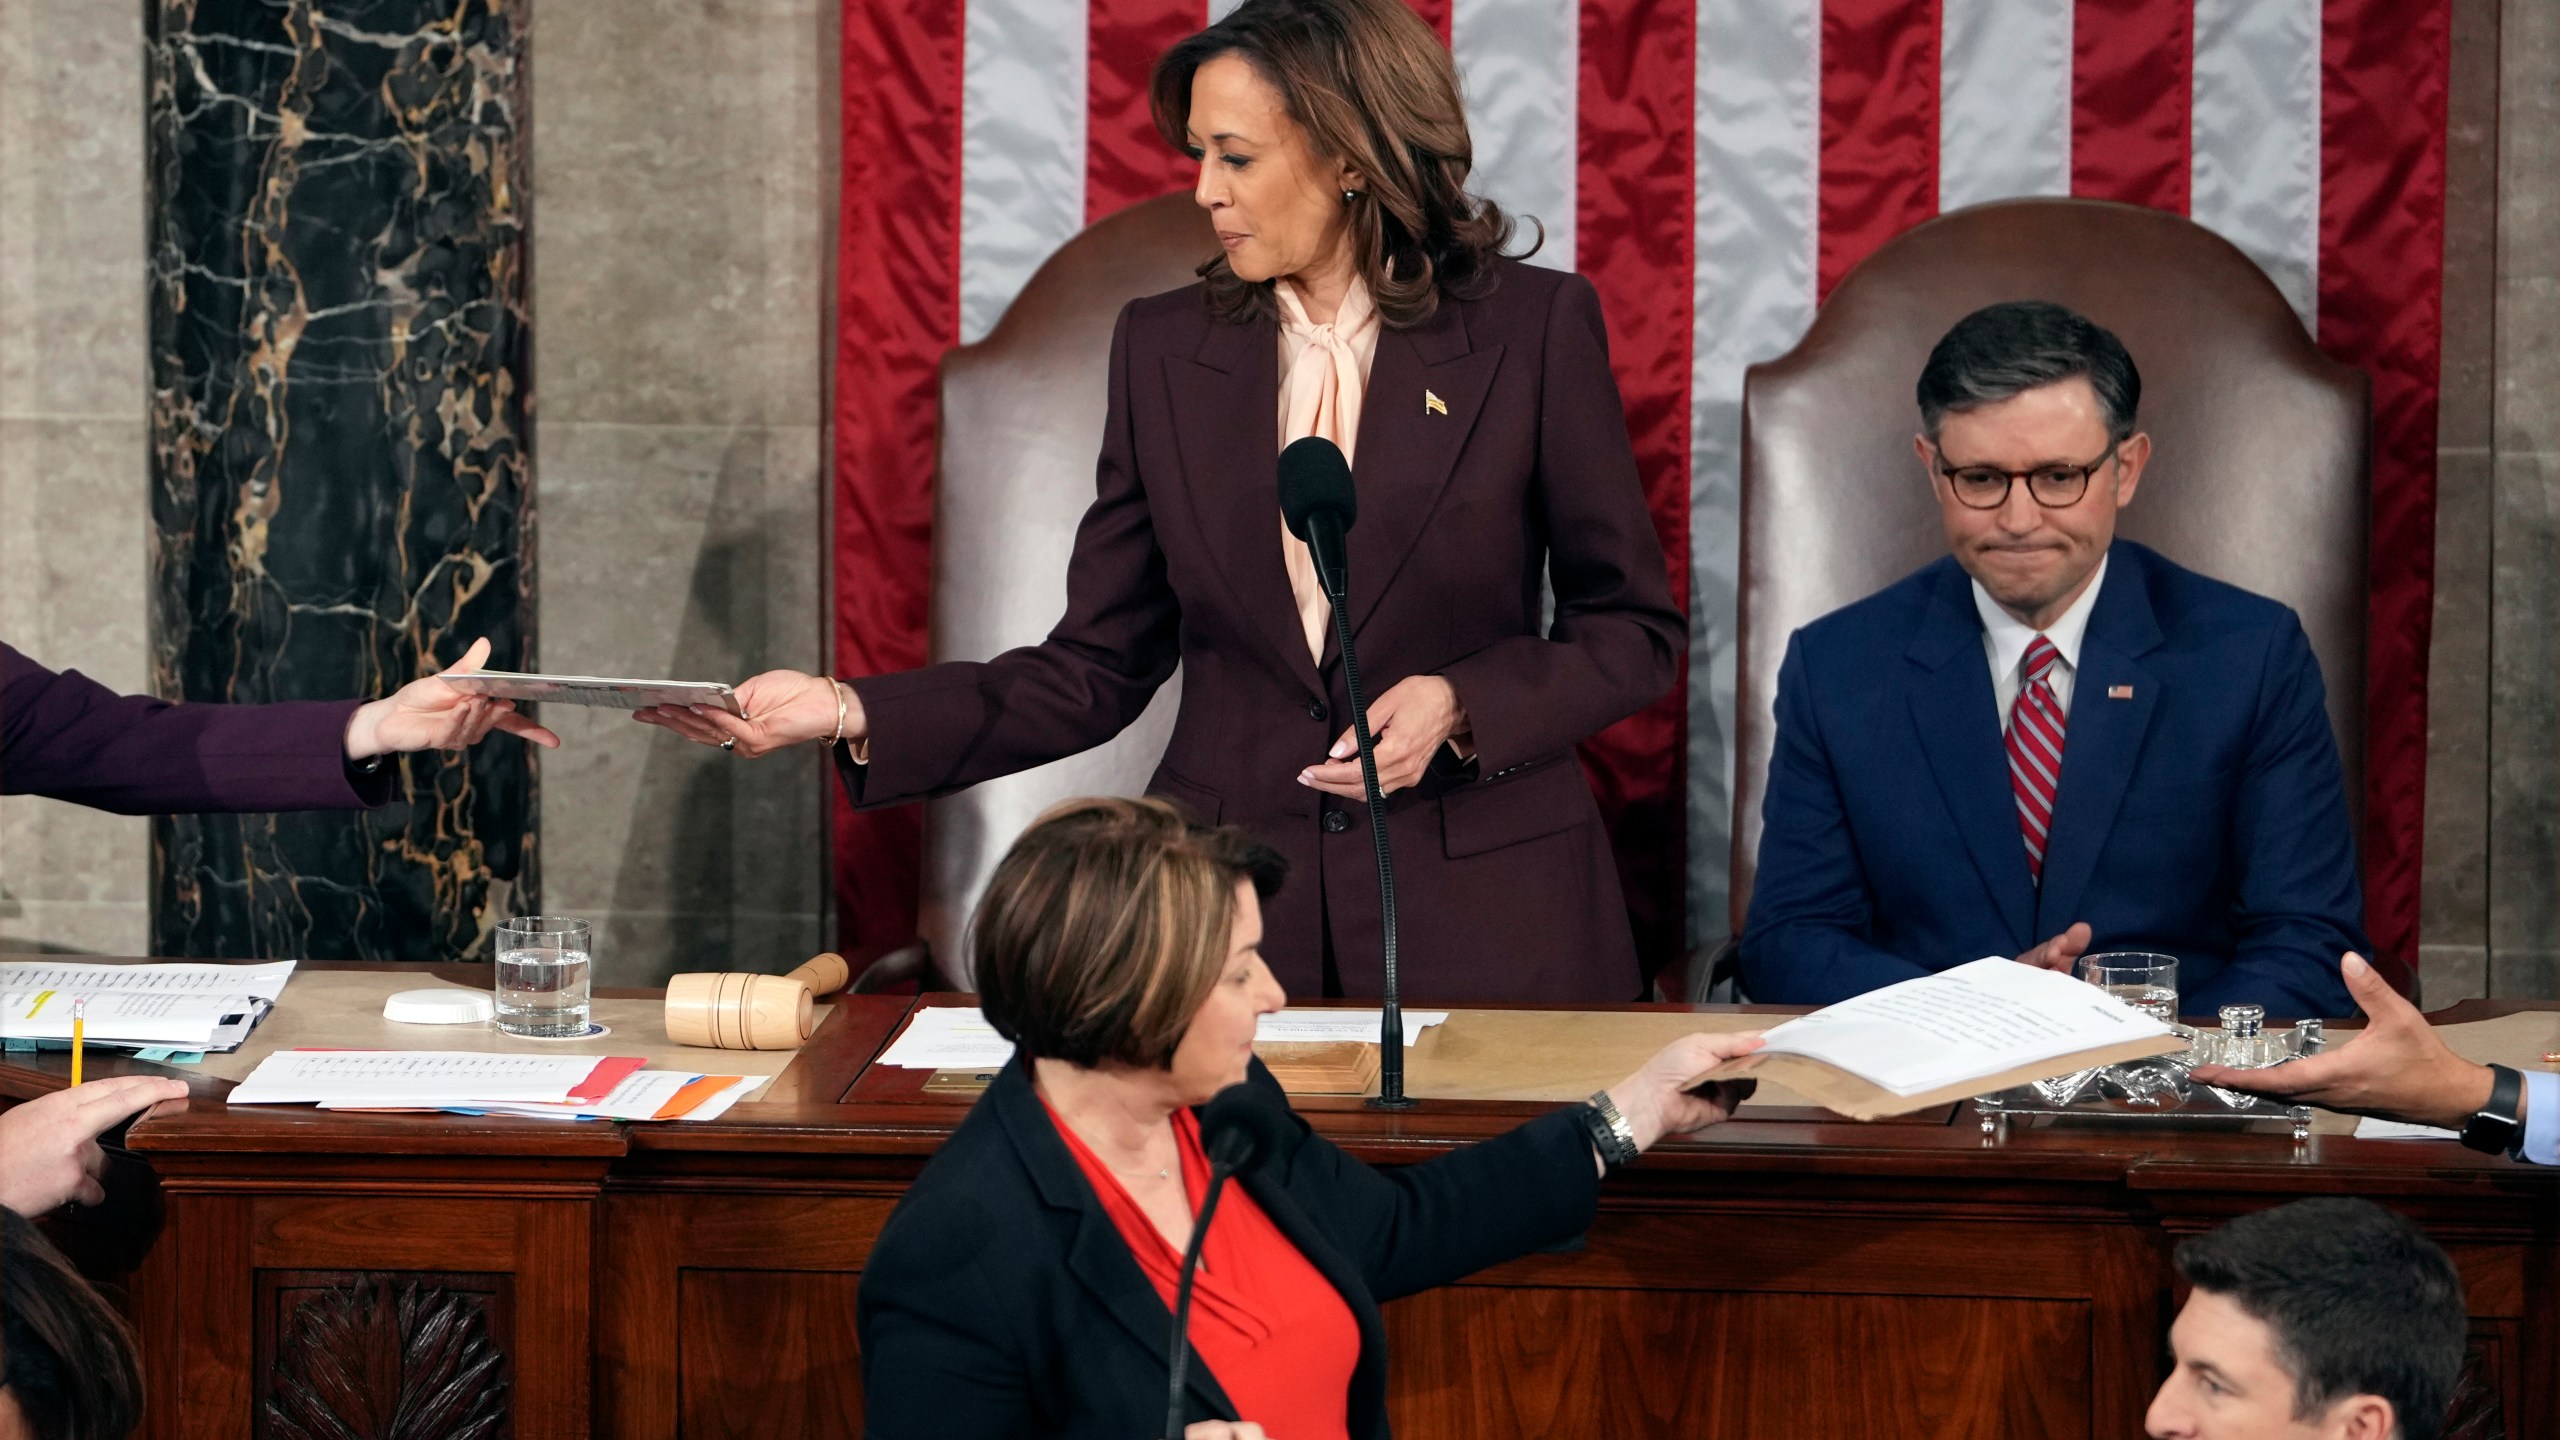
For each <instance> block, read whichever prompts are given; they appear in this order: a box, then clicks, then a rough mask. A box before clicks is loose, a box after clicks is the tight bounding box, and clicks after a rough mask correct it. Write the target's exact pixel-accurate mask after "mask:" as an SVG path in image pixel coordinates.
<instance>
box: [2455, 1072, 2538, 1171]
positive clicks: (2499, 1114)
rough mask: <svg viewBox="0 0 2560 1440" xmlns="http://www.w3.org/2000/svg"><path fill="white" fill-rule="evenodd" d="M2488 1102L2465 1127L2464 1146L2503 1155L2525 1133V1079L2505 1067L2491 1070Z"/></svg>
mask: <svg viewBox="0 0 2560 1440" xmlns="http://www.w3.org/2000/svg"><path fill="white" fill-rule="evenodd" d="M2489 1077H2490V1078H2489V1103H2488V1104H2486V1105H2483V1106H2481V1107H2480V1110H2479V1113H2477V1114H2475V1115H2473V1116H2472V1117H2471V1118H2470V1119H2469V1120H2466V1121H2464V1122H2463V1124H2462V1143H2463V1144H2464V1145H2466V1146H2468V1147H2470V1148H2471V1149H2474V1150H2477V1151H2479V1152H2480V1153H2481V1154H2483V1155H2504V1154H2506V1153H2508V1152H2509V1151H2511V1150H2513V1149H2515V1146H2516V1140H2517V1139H2518V1137H2520V1136H2521V1135H2523V1133H2524V1116H2523V1114H2522V1113H2521V1112H2522V1111H2523V1110H2524V1077H2523V1076H2522V1075H2519V1074H2517V1073H2516V1072H2515V1071H2513V1070H2510V1069H2508V1068H2507V1067H2506V1066H2504V1065H2492V1066H2490V1067H2489Z"/></svg>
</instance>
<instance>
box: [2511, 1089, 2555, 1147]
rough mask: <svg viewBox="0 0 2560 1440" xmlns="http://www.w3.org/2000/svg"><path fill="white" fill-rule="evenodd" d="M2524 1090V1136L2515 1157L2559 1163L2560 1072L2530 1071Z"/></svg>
mask: <svg viewBox="0 0 2560 1440" xmlns="http://www.w3.org/2000/svg"><path fill="white" fill-rule="evenodd" d="M2524 1093H2525V1101H2524V1136H2523V1138H2522V1139H2521V1140H2520V1141H2519V1142H2518V1143H2517V1145H2516V1156H2517V1158H2519V1159H2523V1160H2530V1161H2532V1162H2533V1163H2534V1164H2536V1165H2560V1075H2554V1074H2552V1073H2551V1072H2550V1071H2548V1070H2530V1071H2527V1072H2526V1073H2525V1077H2524Z"/></svg>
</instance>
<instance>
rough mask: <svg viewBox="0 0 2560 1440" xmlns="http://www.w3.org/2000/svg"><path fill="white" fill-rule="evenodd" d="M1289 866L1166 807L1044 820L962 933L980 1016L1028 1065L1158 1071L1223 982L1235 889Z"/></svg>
mask: <svg viewBox="0 0 2560 1440" xmlns="http://www.w3.org/2000/svg"><path fill="white" fill-rule="evenodd" d="M1287 872H1288V862H1287V861H1285V860H1282V859H1281V858H1280V856H1279V854H1278V853H1277V852H1275V851H1273V850H1272V849H1271V848H1270V847H1269V846H1266V845H1263V844H1262V843H1260V842H1259V841H1256V840H1255V839H1253V838H1252V837H1251V836H1249V835H1247V834H1246V833H1245V832H1244V831H1242V830H1239V829H1236V828H1235V827H1234V826H1231V825H1203V824H1200V823H1199V822H1197V821H1195V820H1193V819H1191V818H1190V817H1189V816H1188V815H1186V814H1184V813H1183V811H1182V809H1181V807H1179V806H1177V805H1175V804H1174V803H1173V802H1171V801H1169V800H1160V799H1155V798H1152V797H1151V798H1148V799H1144V800H1126V799H1116V798H1111V797H1095V798H1091V799H1083V800H1068V801H1064V802H1062V803H1060V804H1058V805H1054V806H1052V807H1050V808H1049V810H1048V811H1046V812H1045V813H1043V814H1042V815H1041V816H1040V818H1039V819H1037V820H1034V821H1032V822H1031V827H1030V828H1029V829H1027V830H1025V831H1023V832H1022V836H1021V838H1020V839H1017V840H1015V841H1014V842H1013V848H1012V849H1010V850H1007V851H1006V852H1005V856H1004V858H1003V859H1002V860H1000V861H998V862H996V873H995V875H994V876H993V878H991V879H989V880H988V882H987V893H986V894H985V896H984V897H982V898H981V899H980V900H979V901H978V911H977V914H976V915H975V916H974V917H972V918H971V920H970V922H969V949H970V958H971V960H972V962H973V964H972V967H971V968H972V970H973V972H974V973H975V975H976V977H977V985H978V1005H979V1008H980V1009H981V1010H982V1011H983V1012H984V1013H985V1015H986V1017H987V1023H988V1024H990V1025H992V1026H994V1027H995V1029H996V1033H997V1034H999V1035H1002V1036H1003V1037H1004V1038H1006V1039H1007V1040H1010V1041H1012V1042H1014V1044H1016V1045H1018V1046H1020V1047H1021V1049H1022V1051H1023V1053H1024V1054H1026V1055H1031V1056H1046V1057H1048V1058H1049V1059H1052V1060H1064V1061H1066V1062H1068V1063H1069V1064H1071V1065H1079V1066H1082V1067H1084V1068H1086V1069H1088V1070H1090V1069H1092V1068H1094V1067H1096V1066H1098V1065H1103V1064H1106V1063H1116V1064H1121V1065H1126V1066H1130V1067H1132V1068H1134V1069H1155V1070H1161V1069H1164V1068H1166V1067H1168V1066H1170V1065H1171V1064H1172V1063H1173V1052H1174V1050H1175V1049H1176V1048H1177V1047H1178V1046H1180V1045H1181V1044H1182V1036H1183V1032H1185V1031H1187V1030H1189V1029H1190V1028H1191V1017H1192V1016H1193V1015H1194V1014H1195V1013H1197V1012H1198V1011H1199V1009H1200V1006H1201V1003H1202V1002H1203V1001H1205V1000H1207V999H1208V998H1209V991H1210V990H1211V988H1213V987H1214V986H1215V985H1216V984H1217V983H1218V972H1219V971H1220V970H1222V969H1224V968H1225V966H1226V963H1227V942H1228V939H1229V935H1230V930H1231V927H1232V926H1233V924H1234V922H1235V905H1236V884H1237V882H1239V881H1251V882H1252V884H1253V888H1254V892H1255V893H1256V894H1257V895H1259V896H1261V897H1262V898H1263V899H1266V900H1267V899H1269V898H1271V896H1272V894H1273V893H1274V892H1275V891H1277V890H1278V889H1279V888H1280V881H1281V878H1282V877H1283V876H1284V875H1285V874H1286V873H1287Z"/></svg>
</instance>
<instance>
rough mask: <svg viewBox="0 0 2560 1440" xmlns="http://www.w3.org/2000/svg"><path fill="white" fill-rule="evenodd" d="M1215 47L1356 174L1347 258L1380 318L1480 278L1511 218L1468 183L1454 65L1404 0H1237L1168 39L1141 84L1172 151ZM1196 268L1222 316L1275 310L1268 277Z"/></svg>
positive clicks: (1321, 150)
mask: <svg viewBox="0 0 2560 1440" xmlns="http://www.w3.org/2000/svg"><path fill="white" fill-rule="evenodd" d="M1221 55H1237V56H1241V57H1242V58H1243V59H1244V60H1245V62H1246V63H1248V64H1250V65H1252V66H1253V68H1254V70H1255V71H1256V72H1257V73H1259V74H1260V75H1261V76H1262V78H1263V79H1264V80H1265V81H1267V82H1268V83H1269V84H1270V85H1271V87H1272V88H1273V89H1276V90H1278V91H1279V92H1280V99H1281V103H1282V104H1283V105H1284V106H1285V107H1286V108H1287V109H1288V112H1289V118H1290V119H1292V120H1295V121H1296V122H1297V123H1298V125H1299V127H1300V128H1301V129H1303V130H1305V131H1306V132H1307V137H1308V139H1309V140H1310V141H1311V142H1312V143H1313V144H1314V146H1315V150H1316V153H1317V154H1319V155H1323V156H1326V157H1329V158H1332V159H1337V160H1340V161H1343V162H1344V163H1346V164H1348V165H1350V166H1352V167H1353V168H1354V169H1357V170H1358V171H1359V172H1360V173H1361V175H1362V176H1364V177H1366V184H1365V188H1363V189H1362V190H1361V191H1360V193H1359V196H1358V198H1356V199H1354V200H1352V201H1351V202H1349V207H1350V210H1351V234H1352V263H1353V264H1354V265H1356V266H1357V267H1358V269H1359V272H1360V279H1361V281H1362V282H1363V283H1364V284H1366V285H1367V286H1368V287H1369V295H1370V298H1371V299H1372V300H1374V301H1375V302H1376V304H1377V307H1378V317H1379V319H1380V320H1382V321H1383V322H1385V323H1386V324H1389V325H1394V326H1413V325H1419V324H1421V323H1422V322H1423V321H1425V320H1428V319H1430V318H1431V314H1432V312H1433V311H1434V310H1435V309H1437V308H1438V307H1439V303H1440V299H1441V297H1442V296H1443V295H1455V296H1466V295H1470V294H1474V293H1476V292H1477V291H1478V289H1479V288H1480V287H1481V286H1483V285H1484V284H1486V283H1489V282H1490V281H1491V279H1492V276H1493V261H1494V258H1495V257H1496V256H1498V255H1500V254H1501V253H1502V248H1503V247H1504V246H1505V245H1508V244H1510V243H1511V234H1512V225H1511V218H1510V217H1509V216H1507V215H1505V214H1503V213H1502V207H1500V206H1498V205H1496V204H1494V203H1493V202H1492V201H1490V200H1485V199H1482V198H1479V197H1477V196H1474V195H1470V194H1468V193H1467V175H1468V172H1469V171H1471V170H1472V169H1474V167H1475V141H1474V140H1473V138H1472V137H1470V136H1469V135H1468V133H1467V112H1466V107H1465V105H1464V104H1463V103H1462V102H1461V101H1460V100H1459V98H1458V70H1457V66H1456V65H1454V64H1452V63H1451V61H1450V59H1449V51H1448V49H1447V48H1446V47H1444V46H1443V45H1441V43H1440V37H1439V36H1437V35H1434V34H1432V33H1431V27H1430V26H1429V25H1427V24H1425V23H1423V20H1422V17H1420V16H1418V15H1416V14H1414V13H1413V11H1411V10H1409V9H1407V8H1406V7H1405V5H1404V3H1403V0H1245V3H1244V4H1242V5H1239V6H1237V7H1236V9H1235V10H1234V12H1233V13H1231V14H1229V15H1228V16H1227V17H1226V18H1225V19H1223V20H1221V21H1219V22H1218V23H1217V24H1215V25H1212V26H1210V27H1209V28H1208V29H1206V30H1203V31H1201V32H1200V33H1198V34H1196V35H1193V36H1191V37H1190V38H1188V39H1186V40H1183V41H1181V42H1179V43H1177V44H1176V45H1175V46H1174V47H1173V48H1172V49H1170V50H1167V51H1166V52H1164V58H1162V59H1160V60H1158V61H1157V62H1156V69H1155V77H1154V79H1153V81H1152V82H1151V84H1150V88H1149V95H1148V100H1149V104H1150V107H1151V108H1152V109H1153V111H1154V114H1155V122H1156V133H1158V134H1160V135H1162V136H1163V137H1164V138H1165V143H1167V144H1169V145H1171V146H1173V147H1174V148H1175V149H1177V150H1185V151H1187V150H1189V149H1190V147H1191V142H1190V140H1189V139H1188V138H1187V135H1186V131H1187V130H1188V129H1189V126H1190V123H1191V77H1192V76H1193V75H1194V74H1195V73H1196V72H1197V71H1198V70H1199V69H1200V67H1201V66H1203V65H1206V64H1208V63H1209V62H1210V61H1212V60H1214V59H1216V58H1218V57H1219V56H1221ZM1539 239H1540V241H1541V242H1542V243H1543V241H1544V240H1545V230H1544V227H1541V228H1540V232H1539ZM1536 249H1537V247H1536V246H1535V245H1533V246H1531V247H1530V250H1531V252H1532V253H1534V252H1535V251H1536ZM1200 277H1201V278H1202V279H1204V280H1206V281H1208V282H1209V308H1210V310H1211V311H1212V312H1213V313H1215V314H1217V315H1218V316H1219V317H1220V318H1221V319H1226V320H1237V321H1241V320H1251V319H1256V318H1260V317H1263V316H1269V315H1276V314H1278V313H1279V307H1278V302H1277V301H1275V300H1274V299H1273V298H1272V294H1271V285H1270V282H1268V281H1264V282H1261V283H1258V284H1257V283H1254V282H1251V281H1247V280H1243V279H1240V278H1238V277H1237V275H1236V272H1235V271H1234V270H1233V269H1232V268H1230V267H1229V266H1228V264H1227V258H1226V256H1224V255H1219V256H1217V257H1216V258H1214V259H1212V260H1210V261H1209V262H1208V263H1206V264H1204V265H1202V266H1201V267H1200Z"/></svg>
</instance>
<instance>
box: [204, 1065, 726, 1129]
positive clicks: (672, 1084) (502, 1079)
mask: <svg viewBox="0 0 2560 1440" xmlns="http://www.w3.org/2000/svg"><path fill="white" fill-rule="evenodd" d="M642 1064H643V1062H642V1061H641V1060H639V1059H638V1058H636V1057H633V1056H628V1055H608V1056H595V1055H558V1056H554V1055H526V1054H520V1053H508V1052H492V1051H478V1050H279V1051H277V1052H276V1053H275V1054H273V1055H270V1056H268V1057H267V1058H266V1059H264V1060H261V1061H259V1062H258V1068H257V1069H255V1070H252V1071H250V1072H249V1077H248V1078H247V1079H245V1080H243V1081H241V1082H240V1083H239V1085H237V1086H236V1087H234V1088H233V1089H232V1092H231V1103H232V1104H234V1105H317V1106H319V1107H320V1108H321V1109H323V1110H453V1111H459V1112H462V1113H466V1114H473V1115H534V1116H542V1117H546V1118H553V1119H563V1120H583V1119H603V1120H710V1119H714V1118H716V1117H717V1116H719V1115H720V1114H721V1113H722V1112H723V1111H726V1110H727V1109H728V1108H729V1107H730V1106H732V1105H734V1104H736V1103H737V1102H738V1101H740V1100H742V1099H744V1098H746V1095H747V1093H748V1092H749V1091H751V1090H754V1089H755V1088H757V1087H758V1086H760V1085H762V1084H764V1077H762V1076H743V1075H701V1074H696V1073H694V1072H691V1071H679V1070H644V1069H642V1068H640V1067H641V1065H642Z"/></svg>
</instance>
